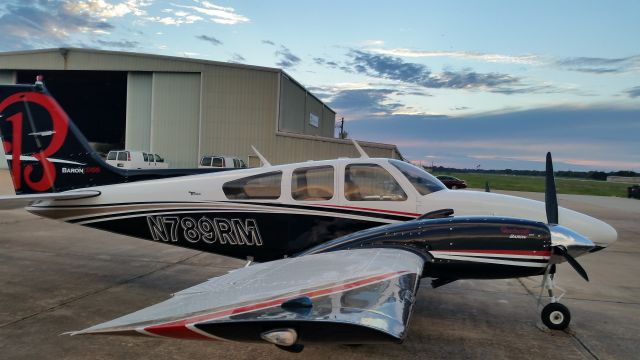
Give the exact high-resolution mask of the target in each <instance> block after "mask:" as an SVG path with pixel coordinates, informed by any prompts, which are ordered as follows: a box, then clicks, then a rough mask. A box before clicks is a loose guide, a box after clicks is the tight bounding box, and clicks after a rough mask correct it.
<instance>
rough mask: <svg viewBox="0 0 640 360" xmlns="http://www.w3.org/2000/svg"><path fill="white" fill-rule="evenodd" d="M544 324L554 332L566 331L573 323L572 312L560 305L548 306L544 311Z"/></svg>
mask: <svg viewBox="0 0 640 360" xmlns="http://www.w3.org/2000/svg"><path fill="white" fill-rule="evenodd" d="M541 317H542V322H543V323H544V324H545V325H546V326H547V327H548V328H549V329H552V330H564V329H566V328H567V327H568V326H569V323H570V322H571V312H569V309H568V308H567V307H566V306H564V305H562V304H560V303H557V302H556V303H550V304H547V306H545V307H544V308H543V309H542V315H541Z"/></svg>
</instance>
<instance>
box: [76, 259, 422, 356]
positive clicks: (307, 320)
mask: <svg viewBox="0 0 640 360" xmlns="http://www.w3.org/2000/svg"><path fill="white" fill-rule="evenodd" d="M422 266H423V260H422V258H421V257H419V256H417V255H415V254H413V253H410V252H407V251H403V250H397V249H359V250H345V251H336V252H332V253H324V254H316V255H309V256H303V257H299V258H289V259H282V260H277V261H272V262H268V263H263V264H257V265H253V266H250V267H246V268H241V269H238V270H234V271H232V272H230V273H228V274H226V275H223V276H219V277H216V278H212V279H210V280H208V281H206V282H204V283H202V284H199V285H196V286H194V287H191V288H189V289H186V290H183V291H180V292H178V293H176V294H174V296H173V297H172V298H171V299H169V300H167V301H164V302H161V303H159V304H156V305H153V306H150V307H148V308H145V309H142V310H139V311H137V312H134V313H131V314H129V315H125V316H123V317H120V318H117V319H115V320H112V321H108V322H105V323H103V324H99V325H96V326H93V327H90V328H88V329H85V330H81V331H76V332H72V333H70V334H71V335H81V334H107V335H109V334H110V335H148V336H159V337H167V338H179V339H194V340H231V341H249V342H259V341H261V339H265V340H266V338H265V334H267V333H269V332H273V331H276V330H277V331H280V330H282V329H284V330H287V331H290V332H292V333H293V334H294V335H295V340H294V341H295V342H297V343H310V342H334V343H347V344H349V343H379V342H401V341H402V340H403V339H404V337H405V335H406V331H407V325H408V322H409V318H410V315H411V312H412V310H413V304H414V301H415V293H416V291H417V288H418V282H419V279H420V274H421V273H422Z"/></svg>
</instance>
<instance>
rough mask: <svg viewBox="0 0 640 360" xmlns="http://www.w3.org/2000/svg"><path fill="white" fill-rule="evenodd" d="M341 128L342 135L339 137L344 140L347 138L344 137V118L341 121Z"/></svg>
mask: <svg viewBox="0 0 640 360" xmlns="http://www.w3.org/2000/svg"><path fill="white" fill-rule="evenodd" d="M339 127H340V134H339V135H338V137H339V138H340V139H344V138H345V136H344V117H342V120H340V125H339Z"/></svg>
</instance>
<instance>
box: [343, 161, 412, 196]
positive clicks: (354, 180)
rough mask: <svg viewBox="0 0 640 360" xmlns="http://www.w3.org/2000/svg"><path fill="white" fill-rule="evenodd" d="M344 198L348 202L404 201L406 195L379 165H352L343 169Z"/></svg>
mask: <svg viewBox="0 0 640 360" xmlns="http://www.w3.org/2000/svg"><path fill="white" fill-rule="evenodd" d="M344 197H345V198H346V199H347V200H349V201H404V200H406V199H407V194H405V192H404V191H403V190H402V188H401V187H400V184H398V182H397V181H396V179H394V178H393V176H391V174H389V172H388V171H387V170H385V169H384V168H382V167H381V166H380V165H376V164H352V165H347V166H346V167H345V173H344Z"/></svg>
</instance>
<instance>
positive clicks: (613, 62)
mask: <svg viewBox="0 0 640 360" xmlns="http://www.w3.org/2000/svg"><path fill="white" fill-rule="evenodd" d="M556 65H557V66H559V67H561V68H563V69H566V70H571V71H578V72H584V73H591V74H611V73H614V74H617V73H625V72H636V71H640V55H633V56H627V57H621V58H596V57H571V58H567V59H563V60H558V61H556Z"/></svg>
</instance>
